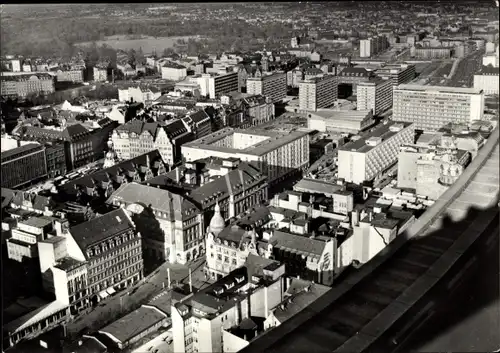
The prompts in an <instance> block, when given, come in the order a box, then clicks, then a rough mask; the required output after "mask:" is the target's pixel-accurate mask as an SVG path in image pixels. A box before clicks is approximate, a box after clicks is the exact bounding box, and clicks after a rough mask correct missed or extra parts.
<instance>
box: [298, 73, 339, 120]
mask: <svg viewBox="0 0 500 353" xmlns="http://www.w3.org/2000/svg"><path fill="white" fill-rule="evenodd" d="M337 92H338V80H337V76H333V75H324V76H318V77H314V78H311V79H309V80H304V81H302V82H300V83H299V106H300V109H301V110H307V111H316V110H317V109H320V108H327V107H330V106H332V105H334V104H335V102H336V101H337V95H338V93H337Z"/></svg>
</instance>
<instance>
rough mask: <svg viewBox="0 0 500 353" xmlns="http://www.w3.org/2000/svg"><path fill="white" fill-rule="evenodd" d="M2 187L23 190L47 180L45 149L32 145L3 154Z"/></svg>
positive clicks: (38, 145)
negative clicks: (22, 188)
mask: <svg viewBox="0 0 500 353" xmlns="http://www.w3.org/2000/svg"><path fill="white" fill-rule="evenodd" d="M1 160H2V181H1V182H2V187H5V188H21V187H26V186H28V185H29V184H33V183H37V182H39V181H41V180H44V179H46V178H47V175H48V174H47V161H46V159H45V147H44V146H42V145H40V144H37V143H31V144H27V145H24V146H21V147H17V148H14V149H11V150H8V151H5V152H2V157H1Z"/></svg>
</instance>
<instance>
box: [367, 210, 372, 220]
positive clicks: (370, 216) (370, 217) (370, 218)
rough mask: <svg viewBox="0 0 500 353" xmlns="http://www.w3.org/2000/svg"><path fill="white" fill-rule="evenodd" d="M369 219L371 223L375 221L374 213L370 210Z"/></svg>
mask: <svg viewBox="0 0 500 353" xmlns="http://www.w3.org/2000/svg"><path fill="white" fill-rule="evenodd" d="M368 217H369V218H368V219H369V221H370V222H371V221H372V219H373V212H372V211H371V210H370V211H368Z"/></svg>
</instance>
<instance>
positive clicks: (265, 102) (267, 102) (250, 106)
mask: <svg viewBox="0 0 500 353" xmlns="http://www.w3.org/2000/svg"><path fill="white" fill-rule="evenodd" d="M242 106H243V109H244V112H245V115H246V116H247V117H249V118H250V119H251V125H260V124H263V123H266V122H268V121H270V120H273V119H274V114H275V110H274V103H273V100H272V99H271V98H270V97H269V96H266V97H264V96H262V95H255V96H250V97H245V98H243V99H242Z"/></svg>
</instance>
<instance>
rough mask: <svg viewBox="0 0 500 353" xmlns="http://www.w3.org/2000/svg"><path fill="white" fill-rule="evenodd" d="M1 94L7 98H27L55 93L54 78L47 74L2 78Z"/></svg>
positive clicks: (3, 76)
mask: <svg viewBox="0 0 500 353" xmlns="http://www.w3.org/2000/svg"><path fill="white" fill-rule="evenodd" d="M0 82H1V88H0V90H1V92H2V96H5V97H19V98H26V97H28V96H30V95H47V94H51V93H54V92H55V86H54V77H53V76H52V75H50V74H45V73H33V74H25V75H24V74H21V75H13V76H5V75H2V77H1V80H0Z"/></svg>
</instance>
